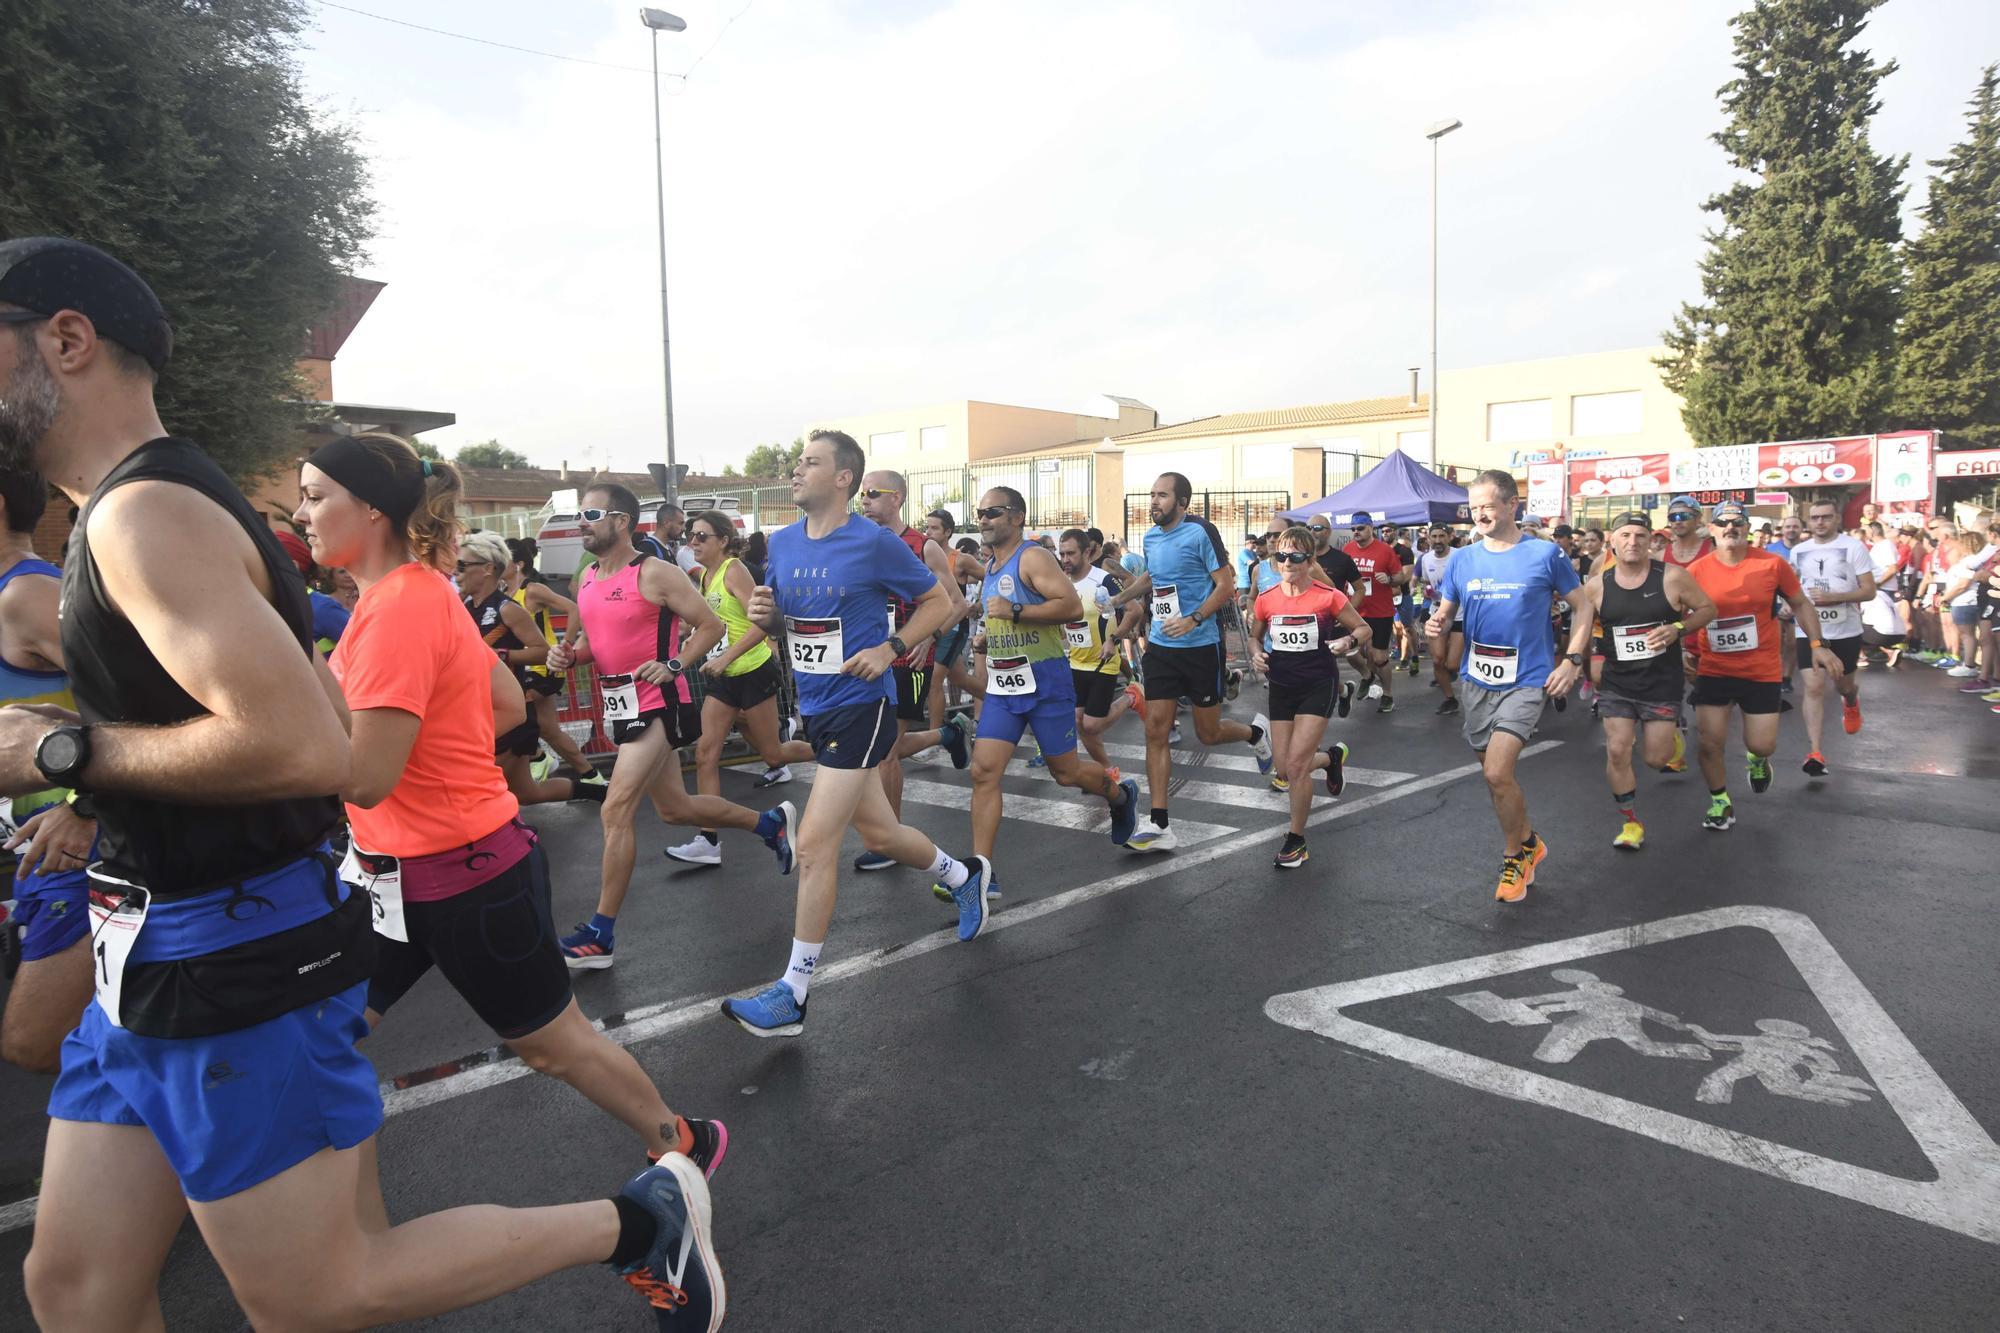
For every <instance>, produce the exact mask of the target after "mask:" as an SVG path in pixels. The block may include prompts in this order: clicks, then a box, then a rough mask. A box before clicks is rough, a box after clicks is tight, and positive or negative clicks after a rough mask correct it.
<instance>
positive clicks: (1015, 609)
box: [1007, 602, 1025, 620]
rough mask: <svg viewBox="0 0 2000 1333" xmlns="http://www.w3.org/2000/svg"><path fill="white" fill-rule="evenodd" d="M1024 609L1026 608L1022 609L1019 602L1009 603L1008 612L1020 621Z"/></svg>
mask: <svg viewBox="0 0 2000 1333" xmlns="http://www.w3.org/2000/svg"><path fill="white" fill-rule="evenodd" d="M1024 609H1025V608H1023V607H1022V605H1021V604H1020V603H1019V602H1009V603H1007V610H1008V612H1009V613H1010V614H1011V615H1012V616H1013V618H1014V619H1015V620H1019V619H1020V618H1021V612H1022V611H1023V610H1024Z"/></svg>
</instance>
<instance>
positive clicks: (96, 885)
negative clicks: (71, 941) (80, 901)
mask: <svg viewBox="0 0 2000 1333" xmlns="http://www.w3.org/2000/svg"><path fill="white" fill-rule="evenodd" d="M87 873H88V874H89V876H90V956H91V958H92V960H93V961H94V962H95V963H96V964H97V970H96V971H95V972H93V973H91V977H90V982H91V987H92V989H93V990H95V991H96V992H97V1004H98V1007H99V1008H101V1009H103V1010H104V1016H105V1017H106V1018H108V1019H110V1020H111V1026H112V1027H115V1028H122V1027H124V1026H125V1020H124V1018H123V1017H122V1016H121V1015H120V1014H119V1011H118V1003H119V998H120V996H121V995H122V994H123V993H124V989H125V960H126V959H128V958H130V957H131V956H132V946H133V945H134V944H136V943H138V942H139V932H140V931H141V930H143V929H144V928H145V925H146V913H147V912H148V911H149V910H150V909H151V908H152V905H153V896H152V894H150V893H148V892H147V891H146V890H144V889H142V888H140V887H139V886H138V885H136V884H131V883H127V882H126V881H125V880H122V879H118V878H116V877H114V876H111V875H107V874H104V873H103V872H102V871H100V870H98V869H96V868H95V867H92V868H91V869H90V870H89V871H88V872H87Z"/></svg>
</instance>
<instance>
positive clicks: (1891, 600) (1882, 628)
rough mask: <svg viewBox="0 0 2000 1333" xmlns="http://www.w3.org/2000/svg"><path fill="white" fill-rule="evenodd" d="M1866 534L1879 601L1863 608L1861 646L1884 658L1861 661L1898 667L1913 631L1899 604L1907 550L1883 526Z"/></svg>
mask: <svg viewBox="0 0 2000 1333" xmlns="http://www.w3.org/2000/svg"><path fill="white" fill-rule="evenodd" d="M1862 532H1863V534H1864V536H1865V538H1866V540H1867V543H1868V563H1869V567H1870V569H1871V570H1872V571H1873V572H1874V574H1875V599H1874V600H1873V601H1871V602H1864V603H1862V605H1861V645H1862V647H1863V649H1864V650H1868V651H1869V652H1871V653H1877V654H1880V655H1881V656H1880V658H1879V659H1877V658H1875V657H1872V656H1867V655H1864V656H1863V658H1862V659H1861V660H1862V662H1863V663H1864V664H1866V665H1870V666H1883V667H1894V666H1895V665H1896V662H1897V659H1898V658H1900V657H1901V656H1902V654H1903V644H1904V636H1905V635H1906V634H1907V633H1908V631H1909V626H1908V625H1907V624H1905V623H1904V621H1903V618H1902V613H1901V611H1899V610H1898V609H1897V604H1896V594H1897V591H1898V588H1899V587H1900V585H1901V582H1902V578H1903V560H1904V551H1903V548H1902V547H1901V546H1899V545H1897V544H1896V542H1895V541H1894V540H1892V539H1891V538H1890V537H1889V534H1888V529H1886V528H1885V527H1883V526H1882V524H1880V523H1870V524H1868V525H1867V526H1866V527H1864V528H1863V529H1862Z"/></svg>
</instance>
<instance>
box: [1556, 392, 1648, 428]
mask: <svg viewBox="0 0 2000 1333" xmlns="http://www.w3.org/2000/svg"><path fill="white" fill-rule="evenodd" d="M1639 430H1640V425H1639V391H1638V390H1637V389H1627V390H1625V391H1624V392H1622V393H1580V394H1578V395H1577V396H1576V397H1574V398H1572V399H1570V402H1569V433H1570V434H1572V435H1637V434H1638V433H1639Z"/></svg>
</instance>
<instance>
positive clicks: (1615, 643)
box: [1611, 620, 1666, 662]
mask: <svg viewBox="0 0 2000 1333" xmlns="http://www.w3.org/2000/svg"><path fill="white" fill-rule="evenodd" d="M1665 623H1666V622H1665V621H1660V620H1656V621H1654V622H1653V623H1652V624H1650V625H1620V626H1619V627H1618V628H1617V629H1614V630H1612V631H1611V655H1612V656H1613V657H1615V658H1617V659H1618V660H1619V661H1621V662H1644V661H1648V660H1650V659H1652V658H1655V657H1658V656H1659V655H1660V654H1661V653H1663V652H1665V651H1666V650H1665V649H1664V648H1655V647H1653V646H1652V645H1651V644H1649V643H1647V642H1646V636H1647V635H1648V634H1651V633H1652V632H1653V631H1654V630H1656V629H1658V628H1659V627H1660V626H1661V625H1663V624H1665Z"/></svg>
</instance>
